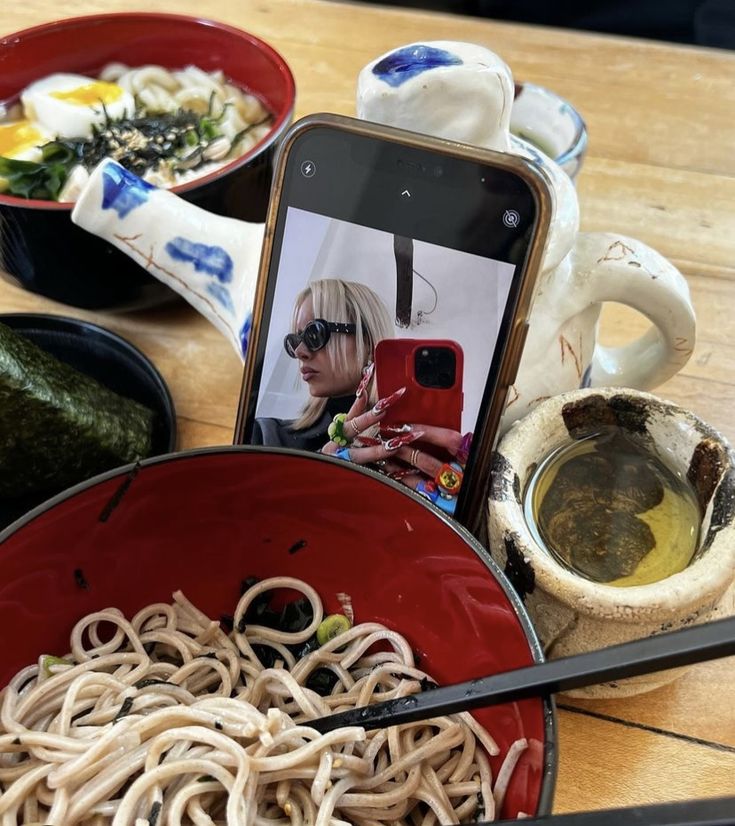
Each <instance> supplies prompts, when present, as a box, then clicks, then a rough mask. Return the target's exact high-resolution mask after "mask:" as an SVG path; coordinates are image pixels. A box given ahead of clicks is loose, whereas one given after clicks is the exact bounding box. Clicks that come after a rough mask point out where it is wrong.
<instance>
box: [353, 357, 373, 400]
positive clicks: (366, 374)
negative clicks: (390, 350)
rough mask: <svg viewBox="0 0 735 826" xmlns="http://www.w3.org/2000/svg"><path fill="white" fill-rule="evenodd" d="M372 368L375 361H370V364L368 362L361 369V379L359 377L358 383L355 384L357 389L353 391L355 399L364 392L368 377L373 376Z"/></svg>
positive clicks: (368, 380)
mask: <svg viewBox="0 0 735 826" xmlns="http://www.w3.org/2000/svg"><path fill="white" fill-rule="evenodd" d="M374 370H375V362H374V361H371V362H370V364H368V366H367V367H365V369H364V370H363V371H362V379H360V383H359V384H358V385H357V390H356V391H355V398H356V399H359V398H360V397H361V396H362V394H363V393H364V392H365V388H366V387H367V386H368V383H369V382H370V379H371V378H372V377H373V371H374Z"/></svg>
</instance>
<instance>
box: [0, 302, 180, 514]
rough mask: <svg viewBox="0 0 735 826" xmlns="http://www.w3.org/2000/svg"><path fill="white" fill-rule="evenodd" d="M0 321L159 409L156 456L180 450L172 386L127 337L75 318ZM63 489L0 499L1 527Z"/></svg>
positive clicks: (26, 316) (12, 316)
mask: <svg viewBox="0 0 735 826" xmlns="http://www.w3.org/2000/svg"><path fill="white" fill-rule="evenodd" d="M0 324H5V325H6V326H7V327H10V328H11V329H13V330H15V332H17V333H20V334H21V335H23V336H24V337H25V338H27V339H29V340H30V341H32V342H33V343H34V344H35V345H36V346H38V347H40V348H41V349H42V350H45V351H46V352H47V353H49V354H50V355H52V356H54V357H55V358H57V359H58V360H59V361H63V362H64V363H66V364H68V365H70V366H71V367H73V368H74V369H75V370H78V371H79V372H80V373H84V374H85V375H87V376H89V377H90V378H93V379H94V380H95V381H98V382H99V383H100V384H102V385H104V386H105V387H107V388H109V389H110V390H112V391H114V392H115V393H118V394H119V395H120V396H125V397H127V398H129V399H133V400H134V401H136V402H139V403H140V404H143V405H145V406H146V407H148V408H149V409H150V410H152V411H153V413H154V424H153V445H152V452H151V455H152V456H158V455H160V454H163V453H170V452H172V451H173V450H175V449H176V413H175V411H174V403H173V399H172V398H171V394H170V393H169V389H168V386H167V385H166V382H165V381H164V380H163V378H162V376H161V374H160V373H159V372H158V370H156V368H155V367H154V366H153V364H152V363H151V362H150V361H149V360H148V359H147V358H146V356H144V355H143V353H141V352H140V350H138V349H137V348H136V347H134V346H133V345H132V344H130V342H128V341H126V340H125V339H124V338H121V337H120V336H118V335H116V334H115V333H113V332H110V330H106V329H105V328H104V327H99V326H98V325H96V324H91V323H90V322H88V321H79V320H77V319H73V318H64V317H61V316H54V315H44V314H35V313H7V314H0ZM60 492H61V489H55V490H53V489H52V490H49V491H46V492H44V493H34V494H28V495H26V496H19V497H16V498H13V499H2V498H0V528H1V527H3V526H5V525H8V524H9V523H10V522H13V521H14V520H15V519H17V518H18V517H20V516H22V515H23V514H24V513H26V512H27V511H29V510H31V509H32V508H35V507H36V506H37V505H39V504H40V503H41V502H43V501H45V500H46V499H48V498H49V497H50V496H55V495H56V494H57V493H60Z"/></svg>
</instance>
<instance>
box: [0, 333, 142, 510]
mask: <svg viewBox="0 0 735 826" xmlns="http://www.w3.org/2000/svg"><path fill="white" fill-rule="evenodd" d="M153 415H154V414H153V411H151V410H149V409H148V408H146V407H144V406H143V405H141V404H138V402H135V401H133V400H131V399H126V398H123V397H122V396H119V395H118V394H117V393H113V392H112V391H111V390H108V389H107V388H106V387H103V386H102V385H100V384H99V383H98V382H96V381H94V380H93V379H91V378H89V377H88V376H85V375H84V374H82V373H79V372H78V371H76V370H74V369H73V368H72V367H70V366H69V365H67V364H64V363H63V362H60V361H58V360H57V359H55V358H54V357H53V356H50V355H49V354H48V353H46V352H45V351H43V350H41V349H40V348H39V347H37V346H36V345H35V344H33V343H32V342H30V341H29V340H28V339H26V338H24V337H23V336H21V335H19V334H18V333H16V332H14V331H13V330H11V329H10V328H9V327H6V326H5V325H4V324H0V497H16V496H21V495H24V494H27V493H31V492H40V491H52V490H61V489H63V488H65V487H68V486H70V485H73V484H76V483H77V482H81V481H83V480H84V479H88V478H89V477H90V476H94V475H95V474H97V473H102V472H103V471H105V470H109V469H111V468H114V467H118V466H119V465H123V464H126V463H128V462H133V461H135V460H137V459H141V458H145V457H146V456H148V455H149V454H150V452H151V445H152V435H153Z"/></svg>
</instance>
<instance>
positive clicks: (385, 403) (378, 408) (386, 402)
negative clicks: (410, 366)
mask: <svg viewBox="0 0 735 826" xmlns="http://www.w3.org/2000/svg"><path fill="white" fill-rule="evenodd" d="M405 392H406V388H405V387H401V388H400V389H399V390H396V392H395V393H391V394H390V396H386V397H385V398H384V399H378V401H377V402H375V407H373V409H372V412H373V413H383V412H385V411H386V410H387V409H388V408H389V407H390V406H391V405H392V404H395V403H396V402H397V401H398V399H400V398H401V396H402V395H403V394H404V393H405Z"/></svg>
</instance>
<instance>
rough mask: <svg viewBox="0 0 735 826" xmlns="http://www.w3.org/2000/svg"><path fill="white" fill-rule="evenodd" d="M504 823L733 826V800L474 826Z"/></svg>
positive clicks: (495, 824) (482, 825) (498, 824)
mask: <svg viewBox="0 0 735 826" xmlns="http://www.w3.org/2000/svg"><path fill="white" fill-rule="evenodd" d="M504 823H505V824H508V823H515V824H516V826H518V824H521V823H522V824H523V826H733V824H735V797H718V798H713V799H712V800H683V801H680V802H677V803H659V804H656V805H654V806H632V807H631V808H626V809H604V810H600V811H596V812H575V813H573V814H565V815H547V816H546V817H532V818H526V819H523V820H501V821H497V820H496V821H493V822H492V823H477V824H473V826H502V824H504Z"/></svg>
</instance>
